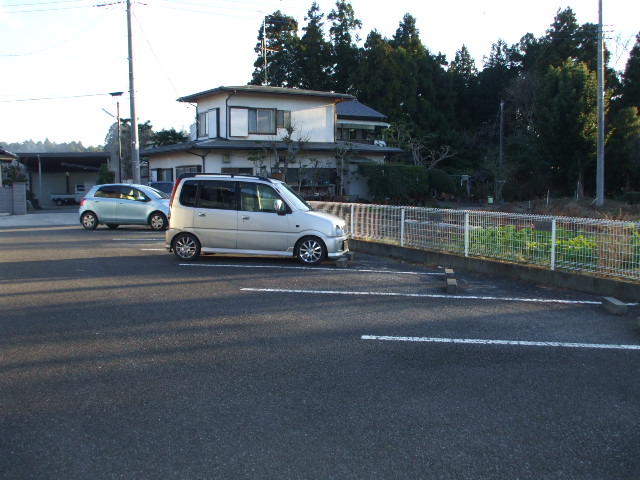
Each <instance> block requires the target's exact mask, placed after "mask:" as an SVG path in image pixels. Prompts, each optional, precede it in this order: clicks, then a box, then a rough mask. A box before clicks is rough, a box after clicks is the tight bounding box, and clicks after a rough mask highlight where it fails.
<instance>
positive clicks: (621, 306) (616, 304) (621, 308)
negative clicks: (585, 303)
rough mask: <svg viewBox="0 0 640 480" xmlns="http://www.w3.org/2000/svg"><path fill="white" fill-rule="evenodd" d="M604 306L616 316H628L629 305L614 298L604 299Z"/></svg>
mask: <svg viewBox="0 0 640 480" xmlns="http://www.w3.org/2000/svg"><path fill="white" fill-rule="evenodd" d="M602 305H603V306H604V308H606V309H607V311H608V312H609V313H613V314H614V315H626V313H627V312H628V311H629V305H627V304H626V303H624V302H621V301H620V300H618V299H617V298H613V297H602Z"/></svg>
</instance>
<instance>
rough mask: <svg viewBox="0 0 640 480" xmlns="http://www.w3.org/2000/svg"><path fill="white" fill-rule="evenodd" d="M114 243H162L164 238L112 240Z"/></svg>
mask: <svg viewBox="0 0 640 480" xmlns="http://www.w3.org/2000/svg"><path fill="white" fill-rule="evenodd" d="M111 240H113V241H114V242H160V241H164V238H112V239H111Z"/></svg>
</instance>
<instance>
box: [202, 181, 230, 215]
mask: <svg viewBox="0 0 640 480" xmlns="http://www.w3.org/2000/svg"><path fill="white" fill-rule="evenodd" d="M198 207H200V208H214V209H218V210H235V209H236V182H223V181H217V180H204V181H203V182H202V183H201V184H200V196H199V198H198Z"/></svg>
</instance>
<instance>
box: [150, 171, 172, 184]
mask: <svg viewBox="0 0 640 480" xmlns="http://www.w3.org/2000/svg"><path fill="white" fill-rule="evenodd" d="M151 180H152V181H158V182H162V181H165V182H171V181H173V169H171V168H154V169H152V170H151Z"/></svg>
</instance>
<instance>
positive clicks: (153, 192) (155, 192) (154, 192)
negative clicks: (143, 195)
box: [147, 187, 169, 198]
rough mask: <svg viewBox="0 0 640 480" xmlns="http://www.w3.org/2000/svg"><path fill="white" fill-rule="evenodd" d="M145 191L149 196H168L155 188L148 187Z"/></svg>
mask: <svg viewBox="0 0 640 480" xmlns="http://www.w3.org/2000/svg"><path fill="white" fill-rule="evenodd" d="M147 191H148V192H149V196H150V197H151V198H169V195H167V194H166V193H164V192H162V191H160V190H158V189H157V188H153V187H148V189H147Z"/></svg>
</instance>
